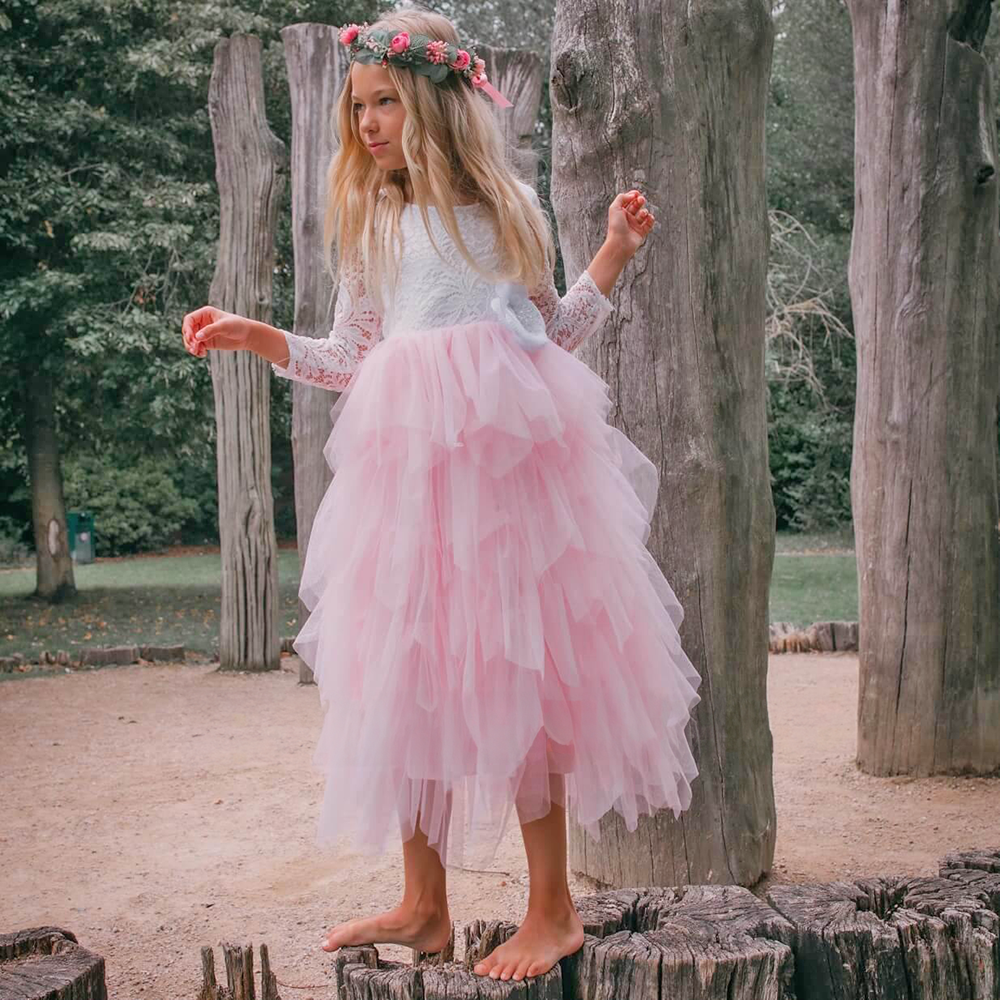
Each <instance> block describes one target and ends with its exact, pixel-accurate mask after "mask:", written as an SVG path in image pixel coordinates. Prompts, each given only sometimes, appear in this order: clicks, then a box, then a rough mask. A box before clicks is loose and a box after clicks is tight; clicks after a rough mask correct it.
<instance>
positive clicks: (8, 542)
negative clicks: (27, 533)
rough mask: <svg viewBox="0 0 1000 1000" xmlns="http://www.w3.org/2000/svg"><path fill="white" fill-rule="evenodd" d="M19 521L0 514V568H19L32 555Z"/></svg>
mask: <svg viewBox="0 0 1000 1000" xmlns="http://www.w3.org/2000/svg"><path fill="white" fill-rule="evenodd" d="M22 527H23V526H22V525H20V524H19V523H18V522H17V520H16V519H15V518H13V517H6V516H4V515H2V514H0V566H18V565H20V564H21V563H23V562H24V561H25V560H26V559H27V558H28V556H29V555H30V554H31V553H30V549H29V548H28V546H27V545H26V544H25V543H24V541H23V537H24V532H23V530H22Z"/></svg>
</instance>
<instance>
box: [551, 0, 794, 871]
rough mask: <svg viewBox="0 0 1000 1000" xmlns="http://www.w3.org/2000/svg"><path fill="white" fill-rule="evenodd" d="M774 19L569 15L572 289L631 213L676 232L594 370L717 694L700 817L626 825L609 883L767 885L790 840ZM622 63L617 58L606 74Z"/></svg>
mask: <svg viewBox="0 0 1000 1000" xmlns="http://www.w3.org/2000/svg"><path fill="white" fill-rule="evenodd" d="M773 37H774V27H773V24H772V21H771V17H770V0H688V2H687V3H683V4H681V3H671V4H665V5H661V4H660V3H654V2H652V0H647V2H646V3H644V4H640V6H639V7H638V8H634V7H626V6H623V5H621V4H620V3H616V2H613V0H586V2H585V3H584V4H583V7H582V8H581V7H580V6H579V4H572V5H570V4H569V3H566V2H560V4H559V5H558V7H557V12H556V25H555V33H554V39H553V46H552V70H551V75H552V79H551V97H552V115H553V137H552V138H553V141H552V164H553V172H552V190H553V204H554V207H555V211H556V216H557V219H558V221H559V229H560V234H561V247H562V252H563V258H564V261H565V264H566V282H567V286H568V285H570V284H572V282H573V281H574V280H575V279H576V277H577V276H578V275H579V273H580V271H581V270H582V269H583V267H584V266H585V265H586V264H587V262H588V261H589V260H590V257H591V255H592V253H593V252H594V251H596V250H597V248H598V246H599V244H600V241H601V239H602V238H603V236H604V233H605V227H606V225H607V222H606V219H607V211H608V205H609V203H610V201H611V199H612V198H613V197H614V195H615V194H616V193H617V192H619V191H625V190H628V189H630V188H632V187H638V188H639V189H640V190H641V191H642V192H643V194H644V195H645V196H646V198H647V199H648V202H649V207H650V208H651V209H652V211H653V212H654V214H655V215H656V217H657V219H658V222H657V226H656V228H655V229H654V231H653V233H652V234H651V236H650V237H649V238H648V239H647V241H646V243H645V245H644V246H643V247H642V248H641V249H640V250H639V253H638V254H637V255H636V257H635V258H633V260H632V261H631V262H630V263H629V264H628V266H627V267H626V269H625V272H624V274H623V276H622V279H621V280H620V281H619V283H618V286H617V287H616V289H615V290H614V292H613V299H614V301H615V304H616V312H615V315H614V316H613V317H612V318H611V319H610V320H609V321H608V323H607V324H606V325H605V326H604V327H603V328H602V331H600V332H599V333H598V334H596V335H595V336H593V337H591V338H590V340H589V342H587V343H585V344H584V345H583V346H582V347H581V349H580V351H579V352H578V353H579V355H580V357H581V358H582V359H583V360H585V361H586V362H587V363H588V364H589V365H590V366H591V367H592V368H593V369H594V370H595V371H596V372H597V373H598V374H600V375H601V377H602V378H604V379H605V381H606V382H608V383H609V385H610V386H611V393H612V398H613V400H614V404H615V405H614V408H613V410H612V419H613V420H614V421H615V423H616V425H617V426H618V427H619V428H620V429H622V430H623V431H624V432H625V433H626V434H628V435H629V437H630V438H631V439H632V440H633V441H634V442H635V443H636V445H638V446H639V447H640V448H641V449H642V451H643V452H645V453H646V454H647V455H648V456H649V457H650V458H651V459H652V460H653V461H654V462H655V463H656V464H657V466H658V467H659V469H660V473H661V477H662V478H661V488H660V495H659V503H658V506H657V510H656V514H655V517H654V520H653V525H652V532H651V535H650V538H649V542H648V545H649V548H650V551H651V552H652V553H653V554H654V556H655V557H656V558H657V560H658V562H659V564H660V565H661V567H662V568H663V571H664V573H665V575H666V576H667V579H668V580H669V581H670V583H671V585H672V587H673V588H674V590H675V592H676V593H677V597H678V599H679V600H680V602H681V605H682V606H683V608H684V612H685V619H684V623H683V625H682V628H681V639H682V642H683V646H684V649H685V650H686V652H687V654H688V656H689V657H690V658H691V661H692V662H693V663H694V665H695V667H696V669H697V670H698V672H699V673H700V674H701V676H702V678H703V681H704V684H703V686H702V689H701V692H700V693H701V695H702V701H701V702H700V703H699V705H698V706H697V708H696V710H695V721H694V725H693V726H692V727H691V729H692V730H693V732H691V734H690V735H691V740H692V748H693V751H694V754H695V758H696V759H697V760H698V762H699V769H700V774H699V776H698V779H696V781H695V782H694V784H693V785H692V792H693V796H694V797H693V801H692V803H691V807H690V809H689V810H688V811H687V812H685V813H683V814H682V815H681V817H680V819H679V820H675V819H674V817H673V813H671V812H669V811H663V812H661V813H659V814H657V815H656V816H655V817H654V818H652V819H647V818H642V819H641V820H640V825H639V828H638V829H637V830H636V831H635V832H634V833H631V834H630V833H629V832H628V831H627V830H626V829H625V825H624V823H623V822H622V821H621V818H620V817H619V816H618V814H617V813H616V812H609V814H608V815H607V816H606V817H605V818H604V820H603V821H602V828H601V829H602V836H601V841H600V842H599V843H595V842H594V841H593V840H592V839H591V838H590V837H589V836H587V835H586V834H585V833H584V832H583V831H582V830H581V829H580V828H579V827H578V826H577V824H576V823H575V822H573V823H571V827H570V834H571V840H570V857H571V864H572V866H573V868H574V869H575V870H577V871H582V872H585V873H587V874H588V875H591V876H593V877H594V878H597V879H600V880H601V881H603V882H606V883H609V884H612V885H619V886H622V885H665V884H666V885H674V884H682V883H686V882H708V883H713V882H715V883H720V882H721V883H739V884H741V885H751V884H752V883H754V882H756V881H757V879H758V878H759V877H760V876H761V874H763V873H764V872H766V871H768V870H769V869H770V867H771V862H772V859H773V852H774V840H775V808H774V792H773V785H772V773H771V757H772V743H771V730H770V726H769V724H768V716H767V700H766V675H767V647H768V627H767V626H768V622H767V608H768V587H769V583H770V576H771V567H772V562H773V558H774V507H773V504H772V501H771V489H770V478H769V472H768V458H767V422H766V414H765V402H766V384H765V378H764V317H765V277H766V270H767V256H768V247H769V241H770V232H769V229H768V218H767V205H766V200H765V190H764V110H765V106H766V102H767V85H768V78H769V74H770V65H771V53H772V46H773ZM609 54H613V55H609Z"/></svg>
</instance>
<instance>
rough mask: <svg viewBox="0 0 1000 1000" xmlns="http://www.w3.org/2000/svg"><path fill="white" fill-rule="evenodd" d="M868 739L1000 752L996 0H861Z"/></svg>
mask: <svg viewBox="0 0 1000 1000" xmlns="http://www.w3.org/2000/svg"><path fill="white" fill-rule="evenodd" d="M848 6H849V8H850V12H851V21H852V24H853V35H854V62H855V67H856V72H855V95H856V101H855V107H856V115H855V179H856V180H855V183H856V211H855V219H854V232H853V237H852V244H851V257H850V272H849V277H850V291H851V301H852V304H853V310H854V324H855V329H856V340H857V352H858V390H857V401H856V410H855V420H854V452H853V461H852V466H851V501H852V507H853V511H854V525H855V537H856V544H857V562H858V597H859V604H860V615H859V623H860V627H859V632H860V635H859V638H860V643H859V661H860V683H859V694H858V756H857V761H858V764H859V766H860V767H861V768H862V769H863V770H864V771H866V772H868V773H870V774H878V775H889V774H914V775H929V774H939V773H962V772H981V773H986V772H990V771H994V770H995V769H996V768H998V767H1000V615H998V610H1000V603H998V596H1000V595H998V581H1000V540H998V535H997V521H998V500H997V437H996V435H997V394H998V390H1000V384H998V369H997V364H998V360H1000V355H998V328H997V305H998V301H997V296H998V293H997V266H998V264H1000V259H998V235H997V187H996V158H997V150H996V125H995V120H994V103H993V91H992V86H991V82H990V75H989V70H988V67H987V65H986V62H985V60H984V59H983V57H982V55H981V54H980V52H979V51H978V49H979V48H980V46H981V44H982V40H983V36H984V35H985V33H986V28H987V26H988V24H989V16H990V3H989V0H947V2H942V0H909V2H906V3H903V2H901V0H889V2H886V3H878V4H873V3H868V2H862V0H849V3H848Z"/></svg>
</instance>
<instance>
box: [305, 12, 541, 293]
mask: <svg viewBox="0 0 1000 1000" xmlns="http://www.w3.org/2000/svg"><path fill="white" fill-rule="evenodd" d="M370 27H371V28H388V29H391V30H392V31H393V32H394V33H395V32H399V31H408V32H409V33H410V34H411V35H413V34H422V35H429V36H430V37H431V38H441V39H444V40H445V41H447V42H451V43H453V44H456V45H459V44H461V42H460V40H459V37H458V33H457V32H456V30H455V27H454V25H453V24H452V23H451V21H450V20H448V18H447V17H445V16H444V15H442V14H438V13H436V12H434V11H430V10H426V9H419V8H417V7H415V6H414V5H412V4H408V5H407V6H406V7H405V8H402V9H400V8H397V9H395V10H392V11H388V12H386V13H385V14H383V15H382V16H381V17H380V18H379V19H378V20H377V21H375V22H374V23H373V24H371V25H370ZM386 70H387V72H388V73H389V76H390V77H391V79H392V82H393V84H394V85H395V87H396V89H397V90H398V91H399V96H400V100H401V102H402V105H403V108H404V109H405V111H406V119H405V121H404V123H403V130H402V149H403V157H404V158H405V160H406V170H405V171H404V170H402V169H400V170H388V171H386V170H382V169H381V168H379V167H378V166H377V165H376V163H375V162H374V160H373V158H372V156H371V154H370V153H369V152H368V150H367V147H366V146H365V142H364V139H363V138H362V136H361V134H360V132H359V130H358V122H357V118H356V117H355V115H354V101H353V98H352V97H351V74H350V71H348V73H347V75H346V78H345V81H344V87H343V89H342V90H341V92H340V96H339V98H338V100H337V107H336V112H335V113H336V118H337V128H338V131H339V133H340V148H339V149H338V150H337V151H336V152H335V153H334V155H333V157H332V158H331V160H330V165H329V168H328V170H327V204H326V214H325V218H324V224H323V246H324V258H325V262H326V267H327V270H328V271H329V273H330V275H331V277H332V278H333V281H334V285H335V286H336V284H337V283H338V281H339V280H340V275H341V272H342V268H343V265H344V261H345V258H346V257H347V256H348V255H349V254H354V255H356V258H355V259H356V260H358V262H359V263H360V265H361V267H362V269H363V274H364V281H365V285H366V288H367V289H368V290H369V293H370V294H371V296H372V298H373V300H374V302H375V304H376V307H377V308H378V309H379V311H380V312H384V308H385V301H384V299H383V296H382V292H383V289H384V288H391V287H392V286H393V285H394V284H395V281H396V279H397V277H398V273H399V261H398V256H399V254H398V252H397V253H393V252H392V251H391V249H390V248H391V247H392V246H395V247H397V248H401V246H402V234H401V231H400V228H399V220H400V215H401V213H402V211H403V205H404V204H405V201H404V180H405V174H408V175H409V180H410V186H411V188H412V190H413V200H414V202H415V203H416V204H417V205H418V206H419V208H420V214H421V217H422V219H423V221H424V225H425V226H426V227H427V230H428V233H429V234H430V238H431V242H432V244H433V245H434V247H435V249H438V247H437V244H436V242H434V237H433V233H432V230H431V226H430V224H429V221H428V205H433V206H435V208H436V210H437V213H438V215H439V217H440V218H441V221H442V224H443V225H444V227H445V230H446V231H447V233H448V235H449V236H450V237H451V239H452V241H453V242H454V244H455V246H456V248H457V249H458V251H459V252H460V253H461V254H462V256H463V257H464V258H465V259H466V260H467V261H468V262H469V265H470V266H471V267H472V268H473V269H474V270H475V271H476V273H478V274H481V275H483V277H485V278H487V279H488V280H497V281H501V280H505V281H514V282H517V283H519V284H524V285H526V286H527V287H528V289H529V290H531V289H533V288H535V287H536V286H537V285H538V284H540V283H541V281H542V280H543V279H544V277H545V275H546V273H551V269H552V266H553V262H554V261H555V242H554V240H553V237H552V230H551V227H550V225H549V220H548V216H547V215H546V214H545V213H544V211H542V209H541V207H540V206H539V205H538V204H537V202H535V201H533V200H532V198H531V197H530V190H529V191H528V192H526V191H525V189H524V187H523V186H522V182H521V181H519V180H518V178H517V177H516V175H515V172H514V170H513V168H512V166H511V155H510V154H511V150H510V148H509V147H508V145H507V144H506V143H505V142H504V139H503V133H502V132H501V131H500V128H499V125H498V123H497V121H496V119H495V117H494V115H493V111H492V106H488V105H487V102H488V101H489V98H488V97H486V96H485V95H483V94H480V93H478V91H476V90H474V89H473V88H472V87H471V86H470V85H469V83H468V81H467V80H465V79H463V78H461V77H460V76H459V75H457V74H454V73H449V74H448V76H447V77H446V78H445V80H444V82H442V83H432V82H431V81H430V79H428V78H427V77H426V76H422V75H420V74H418V73H414V72H412V71H411V70H409V69H406V68H398V67H395V66H393V65H392V63H391V61H390V62H389V63H388V65H387V66H386ZM380 194H381V195H382V196H380ZM456 197H458V198H460V199H462V200H464V201H468V200H470V199H475V200H478V201H479V202H481V203H482V204H483V205H484V206H485V207H486V208H487V210H488V215H489V218H490V220H491V221H492V223H493V226H494V229H495V231H496V233H497V247H498V249H499V254H498V258H499V265H500V268H501V270H500V271H494V270H486V269H485V268H484V267H483V265H482V264H481V262H479V261H476V260H475V259H474V258H473V257H472V255H471V254H470V253H469V250H468V248H467V247H466V245H465V242H464V241H463V239H462V234H461V231H460V229H459V225H458V221H457V219H456V217H455V212H454V211H453V210H452V205H453V203H454V202H455V200H456ZM334 244H336V246H337V247H338V249H339V251H340V252H339V253H338V255H337V257H338V260H337V266H336V268H334V266H333V259H332V258H333V246H334ZM438 252H439V253H440V250H438Z"/></svg>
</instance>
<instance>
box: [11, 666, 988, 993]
mask: <svg viewBox="0 0 1000 1000" xmlns="http://www.w3.org/2000/svg"><path fill="white" fill-rule="evenodd" d="M297 664H298V661H297V660H294V659H286V660H284V661H283V666H284V668H285V669H284V670H282V671H281V672H280V673H275V674H271V675H264V676H256V677H254V676H245V675H234V676H226V675H221V674H218V673H216V672H215V669H214V667H213V666H212V665H210V664H206V665H177V666H157V667H150V666H146V667H140V666H132V667H121V668H109V669H104V670H99V671H93V672H86V673H80V674H74V675H63V676H54V677H37V678H23V679H20V680H16V681H9V682H5V683H3V684H0V732H2V733H3V736H4V746H5V748H6V753H5V772H6V774H5V782H4V802H3V808H2V809H0V848H2V852H3V853H2V857H3V864H2V866H0V931H3V932H10V931H13V930H17V929H21V928H26V927H32V926H37V925H40V924H55V925H58V926H63V927H66V928H68V929H70V930H72V931H73V932H74V933H75V934H76V935H77V936H78V937H79V939H80V942H81V943H82V944H83V945H84V946H86V947H88V948H91V949H92V950H94V951H96V952H98V953H99V954H102V955H104V956H105V959H106V962H107V984H108V990H109V995H110V996H112V997H115V998H116V1000H134V998H135V997H139V996H143V997H156V998H164V1000H184V998H193V997H194V996H196V995H197V992H198V988H199V986H200V968H201V962H200V956H199V948H200V947H201V946H202V945H205V944H212V945H215V946H218V945H219V944H220V942H222V941H224V940H226V941H233V942H236V943H247V942H253V943H254V945H258V944H259V943H260V942H261V941H264V942H266V943H267V945H268V948H269V950H270V953H271V961H272V968H273V969H274V970H275V972H276V973H277V976H278V979H279V981H280V982H282V983H284V984H290V985H286V986H285V987H284V988H282V994H283V996H285V997H286V1000H291V998H303V1000H307V998H309V997H315V998H316V1000H321V998H322V1000H326V998H329V997H333V995H334V991H333V988H332V968H331V965H332V963H331V960H330V956H329V955H328V954H326V953H324V952H322V951H320V950H319V947H318V942H319V938H320V933H321V932H322V931H323V930H325V929H326V928H328V927H330V926H331V925H332V924H334V923H336V922H338V921H340V920H343V919H346V918H348V917H351V916H356V915H360V914H363V913H367V912H371V911H372V910H373V909H374V908H376V907H380V908H381V907H387V906H390V905H394V904H395V903H396V902H397V901H398V893H399V891H400V888H401V885H402V866H401V859H400V857H399V855H398V853H397V854H390V855H386V856H383V857H380V858H375V859H368V858H365V857H362V856H357V855H350V854H339V855H336V854H332V853H330V852H328V851H325V850H321V849H320V848H317V847H315V846H314V844H313V832H314V824H315V821H316V816H317V811H318V808H319V802H320V798H321V794H322V781H323V779H322V776H321V775H320V774H318V773H317V772H315V771H313V770H312V769H311V766H310V763H309V761H310V759H311V755H312V750H313V745H314V740H315V738H316V737H317V735H318V733H319V727H320V722H321V711H322V710H321V708H320V706H319V701H318V696H317V691H316V688H315V687H300V686H299V685H298V682H297V676H298V675H297ZM856 698H857V659H856V658H855V657H854V656H850V655H843V654H841V655H831V656H817V655H806V656H791V655H786V656H775V657H772V658H771V666H770V673H769V677H768V703H769V707H770V717H771V729H772V733H773V737H774V753H775V760H774V782H775V795H776V799H777V806H778V840H777V849H776V856H775V867H774V870H773V872H772V873H771V875H770V876H769V877H768V879H767V880H765V882H763V883H761V884H760V885H759V886H757V887H755V889H754V891H755V892H760V891H761V890H762V889H763V888H765V887H766V885H767V884H773V883H774V882H776V881H810V880H826V879H834V878H838V877H843V876H851V875H855V874H878V873H890V872H899V873H908V874H935V873H936V871H937V862H938V859H939V857H940V856H941V855H942V854H944V853H945V852H946V851H948V850H951V849H953V848H963V847H995V846H996V845H997V817H998V816H1000V779H997V778H990V779H984V778H930V779H921V780H916V781H914V780H909V779H887V778H870V777H867V776H865V775H863V774H860V773H858V772H857V771H856V769H855V767H854V763H853V759H854V752H855V738H854V731H855V711H856ZM12 748H17V749H16V753H15V752H13V751H12ZM496 867H497V869H500V870H502V871H498V872H497V873H495V874H475V873H468V872H450V873H449V887H450V896H451V901H452V916H453V918H454V919H455V920H456V922H457V923H458V924H459V927H458V933H459V938H461V925H462V924H463V923H465V922H467V921H469V920H471V919H472V918H474V917H477V916H482V917H487V918H489V917H502V918H506V919H511V920H515V921H516V920H518V919H519V918H520V916H521V914H522V910H523V906H524V903H525V901H526V899H527V878H526V875H527V873H526V868H525V864H524V857H523V853H522V848H521V845H520V840H519V835H518V831H517V830H516V829H514V830H512V831H511V834H510V836H509V837H508V838H507V840H506V842H505V844H504V846H503V848H502V851H501V854H500V856H499V858H498V861H497V865H496ZM504 872H505V873H509V874H505V873H504ZM571 886H572V889H573V892H574V894H575V895H583V894H585V893H587V892H591V891H594V889H595V888H597V886H596V885H595V884H593V883H591V882H589V880H586V879H582V878H579V877H576V876H574V877H573V878H572V882H571ZM385 954H386V955H387V957H396V958H399V957H403V951H402V949H392V948H387V949H385ZM221 957H222V956H221V951H219V950H218V948H217V950H216V965H217V968H221ZM258 971H259V970H258ZM291 985H304V986H305V985H310V986H312V987H313V988H311V989H292V988H291Z"/></svg>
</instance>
